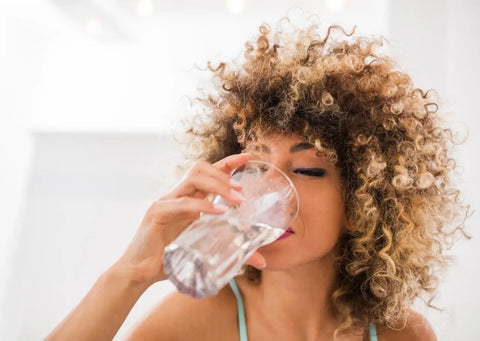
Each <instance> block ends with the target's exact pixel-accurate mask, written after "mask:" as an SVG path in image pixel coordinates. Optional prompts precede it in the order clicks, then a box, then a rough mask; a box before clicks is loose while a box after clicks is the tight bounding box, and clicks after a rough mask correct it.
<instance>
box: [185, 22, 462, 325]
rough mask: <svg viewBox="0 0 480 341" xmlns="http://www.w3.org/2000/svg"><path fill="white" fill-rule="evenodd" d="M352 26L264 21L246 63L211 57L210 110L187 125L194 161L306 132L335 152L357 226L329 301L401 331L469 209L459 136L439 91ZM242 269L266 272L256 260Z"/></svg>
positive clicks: (352, 316)
mask: <svg viewBox="0 0 480 341" xmlns="http://www.w3.org/2000/svg"><path fill="white" fill-rule="evenodd" d="M353 34H354V32H351V33H347V32H345V30H343V29H342V28H341V27H339V26H331V27H329V28H328V30H327V32H326V33H325V35H324V36H323V37H322V36H321V35H320V34H319V33H318V27H317V26H316V25H312V26H311V27H309V28H308V29H306V30H302V29H295V30H294V31H293V32H282V31H276V32H271V30H270V28H269V26H267V25H265V24H264V25H261V26H260V34H259V36H258V38H257V39H256V43H251V42H247V44H246V50H245V54H244V57H245V60H244V61H243V62H242V65H240V66H239V65H235V64H234V63H230V64H227V63H220V64H219V66H218V67H216V68H213V67H211V65H210V64H209V68H210V70H211V71H212V72H213V75H214V84H215V85H216V91H215V92H213V93H211V94H209V95H206V96H205V97H204V98H201V99H200V101H201V102H202V103H203V104H204V108H205V110H204V112H203V114H198V115H197V116H196V117H195V119H194V121H193V123H192V124H191V126H190V128H189V130H188V133H189V134H190V136H192V137H193V139H192V144H191V145H192V146H195V148H194V151H195V152H194V153H193V155H191V157H194V158H199V157H201V158H204V159H207V160H208V161H210V162H215V161H217V160H219V159H221V158H223V157H225V156H228V155H231V154H235V153H239V152H241V151H242V150H243V149H244V148H245V146H246V144H247V143H250V142H252V141H255V139H256V138H257V137H258V136H259V134H263V135H268V134H284V135H285V134H287V135H297V136H301V137H303V138H304V139H305V140H306V141H309V142H311V143H312V144H313V145H314V146H315V148H316V149H317V151H318V152H321V153H323V154H327V155H328V156H329V157H330V159H331V161H332V162H333V163H334V164H335V165H336V167H337V168H338V170H339V172H340V174H341V178H342V183H343V189H344V192H345V210H346V212H345V214H346V217H347V219H348V221H349V223H350V225H351V226H352V229H351V230H350V229H349V230H346V231H345V233H343V235H342V236H341V238H340V240H339V242H338V245H337V247H338V257H337V261H336V266H337V274H338V275H337V281H336V285H335V288H334V290H333V291H332V294H331V302H332V305H333V306H334V308H335V309H336V313H337V315H338V316H339V318H340V320H341V321H342V326H343V327H342V328H347V327H349V326H352V325H353V326H354V325H359V326H364V325H366V324H367V323H369V322H375V323H377V324H379V325H384V326H389V327H398V326H399V325H401V324H403V323H404V322H405V321H406V317H407V316H408V312H409V307H410V306H411V304H412V303H413V300H414V299H415V298H417V297H427V298H429V299H430V300H431V298H432V297H433V293H434V291H435V289H436V286H437V279H438V277H437V274H438V273H437V271H438V270H439V269H443V268H444V266H445V265H446V264H447V261H448V259H449V257H448V255H447V254H446V252H445V251H446V249H448V247H449V246H450V244H451V241H452V240H453V237H454V235H455V232H456V231H460V232H462V233H463V234H464V235H465V232H464V222H465V218H466V217H467V215H468V206H465V205H463V204H462V203H461V200H460V194H459V190H458V189H456V188H455V187H454V185H453V184H452V179H451V173H452V171H453V170H454V169H455V167H456V164H455V161H454V159H453V158H452V156H451V152H452V148H453V147H454V145H455V144H456V141H455V139H454V136H453V133H452V131H451V130H450V129H446V128H443V127H442V121H441V118H440V117H439V115H438V114H437V109H438V105H437V104H436V103H435V101H434V99H433V93H432V91H426V92H425V91H422V90H420V89H417V88H414V86H413V84H412V80H411V79H410V77H409V76H408V75H407V74H405V73H403V72H400V71H398V70H396V69H395V65H394V62H393V61H392V60H391V59H390V58H389V57H387V56H383V55H380V54H378V53H377V50H378V48H379V47H381V46H382V45H383V42H384V41H383V40H382V39H378V38H366V37H354V35H353ZM337 36H340V37H343V40H341V39H338V38H337ZM246 275H247V276H248V278H249V279H250V280H252V281H259V280H261V271H259V270H257V269H255V268H253V267H250V266H248V267H247V271H246ZM425 294H426V295H425ZM430 300H428V304H429V305H430Z"/></svg>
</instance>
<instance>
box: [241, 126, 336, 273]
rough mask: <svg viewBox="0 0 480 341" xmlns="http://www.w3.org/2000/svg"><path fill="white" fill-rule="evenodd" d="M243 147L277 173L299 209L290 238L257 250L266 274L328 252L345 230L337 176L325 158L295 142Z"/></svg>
mask: <svg viewBox="0 0 480 341" xmlns="http://www.w3.org/2000/svg"><path fill="white" fill-rule="evenodd" d="M258 142H259V143H260V145H261V148H260V149H259V148H258V144H256V146H257V147H255V150H254V149H253V147H250V148H249V147H248V146H247V151H248V152H250V153H252V154H253V156H252V158H253V159H260V160H264V161H268V162H270V163H272V164H274V165H276V166H277V167H278V168H280V169H281V170H283V171H284V172H285V173H286V174H287V175H288V176H289V177H290V179H291V180H292V182H293V183H294V185H295V187H296V188H297V191H298V195H299V199H300V208H299V213H298V216H297V218H296V219H295V220H294V221H293V222H292V224H291V229H292V230H293V233H292V234H291V235H289V236H288V237H287V238H283V239H280V240H277V241H275V242H273V243H271V244H268V245H265V246H263V247H261V248H260V249H259V252H260V253H262V255H264V256H265V259H266V261H267V269H269V270H283V269H288V268H291V267H293V266H298V265H302V264H306V263H310V262H315V261H319V260H321V259H322V258H323V257H324V256H325V255H327V254H328V253H330V252H332V251H333V250H334V247H335V245H336V243H337V241H338V239H339V236H340V233H341V231H342V227H343V226H345V214H344V212H345V209H344V201H343V195H342V185H341V179H340V174H339V172H338V171H337V169H336V168H335V167H334V166H333V165H332V164H331V163H330V161H329V160H328V158H327V157H324V156H317V155H316V153H315V149H314V147H313V146H312V145H311V144H308V143H306V142H305V141H304V140H303V139H302V138H300V137H286V136H281V135H273V136H269V137H266V138H263V139H262V140H260V141H258Z"/></svg>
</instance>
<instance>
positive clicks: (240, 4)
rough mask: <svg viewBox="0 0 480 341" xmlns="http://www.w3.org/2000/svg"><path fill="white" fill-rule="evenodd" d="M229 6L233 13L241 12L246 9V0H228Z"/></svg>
mask: <svg viewBox="0 0 480 341" xmlns="http://www.w3.org/2000/svg"><path fill="white" fill-rule="evenodd" d="M227 8H228V10H229V11H230V12H231V13H233V14H240V13H242V12H243V10H244V9H245V0H227Z"/></svg>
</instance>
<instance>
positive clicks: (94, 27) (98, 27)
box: [85, 18, 103, 36]
mask: <svg viewBox="0 0 480 341" xmlns="http://www.w3.org/2000/svg"><path fill="white" fill-rule="evenodd" d="M85 29H86V30H87V32H88V33H90V34H92V35H95V36H99V35H101V34H102V33H103V23H102V21H101V20H100V19H98V18H90V19H88V20H87V22H86V24H85Z"/></svg>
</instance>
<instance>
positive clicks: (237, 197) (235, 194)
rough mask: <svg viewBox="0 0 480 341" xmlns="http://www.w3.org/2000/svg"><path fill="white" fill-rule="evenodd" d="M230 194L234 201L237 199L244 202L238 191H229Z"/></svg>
mask: <svg viewBox="0 0 480 341" xmlns="http://www.w3.org/2000/svg"><path fill="white" fill-rule="evenodd" d="M230 194H231V195H232V196H233V197H234V198H235V199H238V200H242V201H243V200H245V197H244V196H243V195H242V194H241V193H240V192H238V191H236V190H234V189H231V190H230Z"/></svg>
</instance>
